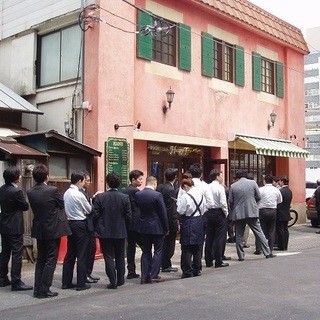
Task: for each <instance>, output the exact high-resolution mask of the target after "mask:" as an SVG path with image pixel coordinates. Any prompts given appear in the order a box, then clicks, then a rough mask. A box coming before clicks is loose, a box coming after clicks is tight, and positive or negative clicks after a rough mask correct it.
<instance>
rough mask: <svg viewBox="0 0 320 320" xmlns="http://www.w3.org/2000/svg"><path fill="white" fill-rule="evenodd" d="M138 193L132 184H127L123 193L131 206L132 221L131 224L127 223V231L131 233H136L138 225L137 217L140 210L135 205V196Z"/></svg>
mask: <svg viewBox="0 0 320 320" xmlns="http://www.w3.org/2000/svg"><path fill="white" fill-rule="evenodd" d="M138 191H140V190H139V189H138V188H137V187H135V186H134V185H133V184H129V185H128V186H127V187H126V188H125V190H124V193H125V194H127V195H128V196H129V199H130V204H131V211H132V219H131V222H130V223H128V225H127V226H128V229H129V230H133V231H138V223H139V216H140V209H139V207H138V205H137V202H136V198H135V194H136V193H137V192H138Z"/></svg>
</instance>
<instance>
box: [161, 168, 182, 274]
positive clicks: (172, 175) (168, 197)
mask: <svg viewBox="0 0 320 320" xmlns="http://www.w3.org/2000/svg"><path fill="white" fill-rule="evenodd" d="M177 171H178V170H177V169H175V168H168V169H166V170H165V172H164V176H165V178H166V182H165V183H164V184H161V185H159V186H158V188H157V191H159V192H160V193H161V194H162V196H163V200H164V204H165V206H166V209H167V216H168V223H169V234H168V235H166V236H165V238H164V241H163V249H162V263H161V267H162V269H161V270H162V272H177V271H178V268H173V267H172V263H171V258H172V257H173V255H174V250H175V245H176V236H177V231H178V225H179V220H178V213H177V206H176V203H175V200H174V199H175V198H176V197H177V191H176V190H175V188H174V182H175V181H176V179H177Z"/></svg>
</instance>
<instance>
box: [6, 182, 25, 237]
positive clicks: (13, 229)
mask: <svg viewBox="0 0 320 320" xmlns="http://www.w3.org/2000/svg"><path fill="white" fill-rule="evenodd" d="M0 205H1V214H0V233H2V234H23V233H24V225H23V211H27V210H28V209H29V204H28V202H27V201H26V199H25V197H24V195H23V193H22V190H21V189H20V188H16V187H14V186H13V185H12V184H11V183H10V184H4V185H3V186H1V188H0Z"/></svg>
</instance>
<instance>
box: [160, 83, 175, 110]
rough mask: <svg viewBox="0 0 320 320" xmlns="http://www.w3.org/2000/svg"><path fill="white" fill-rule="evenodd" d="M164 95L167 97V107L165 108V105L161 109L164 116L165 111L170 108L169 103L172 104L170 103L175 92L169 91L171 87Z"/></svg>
mask: <svg viewBox="0 0 320 320" xmlns="http://www.w3.org/2000/svg"><path fill="white" fill-rule="evenodd" d="M166 95H167V102H168V106H167V105H164V106H163V107H162V111H163V113H164V114H166V113H167V111H168V109H170V108H171V103H172V101H173V98H174V95H175V92H174V91H173V90H172V89H171V87H170V89H169V90H168V91H167V92H166Z"/></svg>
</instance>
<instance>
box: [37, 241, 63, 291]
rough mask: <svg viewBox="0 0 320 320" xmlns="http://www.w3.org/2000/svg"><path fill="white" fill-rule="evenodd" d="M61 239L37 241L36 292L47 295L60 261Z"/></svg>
mask: <svg viewBox="0 0 320 320" xmlns="http://www.w3.org/2000/svg"><path fill="white" fill-rule="evenodd" d="M59 246H60V238H58V239H37V249H38V256H37V263H36V268H35V274H34V291H35V292H36V293H37V294H46V293H47V292H48V291H49V289H50V287H51V285H52V279H53V275H54V271H55V269H56V265H57V261H58V252H59Z"/></svg>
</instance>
